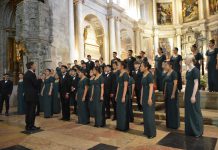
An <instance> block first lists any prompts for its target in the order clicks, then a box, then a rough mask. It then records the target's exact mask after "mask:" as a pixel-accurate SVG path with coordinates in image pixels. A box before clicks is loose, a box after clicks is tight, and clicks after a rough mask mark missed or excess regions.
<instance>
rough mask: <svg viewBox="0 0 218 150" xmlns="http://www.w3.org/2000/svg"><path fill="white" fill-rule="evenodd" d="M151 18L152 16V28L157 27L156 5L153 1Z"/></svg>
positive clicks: (154, 0)
mask: <svg viewBox="0 0 218 150" xmlns="http://www.w3.org/2000/svg"><path fill="white" fill-rule="evenodd" d="M153 16H154V26H156V25H157V5H156V0H153Z"/></svg>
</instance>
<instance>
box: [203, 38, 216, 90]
mask: <svg viewBox="0 0 218 150" xmlns="http://www.w3.org/2000/svg"><path fill="white" fill-rule="evenodd" d="M208 47H209V49H208V50H207V52H206V56H207V66H206V68H207V72H208V86H209V92H218V48H215V40H210V42H209V45H208Z"/></svg>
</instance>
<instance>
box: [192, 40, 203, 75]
mask: <svg viewBox="0 0 218 150" xmlns="http://www.w3.org/2000/svg"><path fill="white" fill-rule="evenodd" d="M191 51H192V53H193V55H194V56H195V60H196V61H195V64H194V65H195V67H196V68H198V69H199V70H200V71H201V65H203V59H204V58H203V55H202V54H201V53H200V52H199V51H198V47H197V45H196V44H194V45H192V47H191ZM203 73H204V68H203V67H202V74H203Z"/></svg>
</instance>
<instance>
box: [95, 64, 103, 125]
mask: <svg viewBox="0 0 218 150" xmlns="http://www.w3.org/2000/svg"><path fill="white" fill-rule="evenodd" d="M93 73H94V75H95V79H94V83H93V88H92V97H91V100H93V101H94V116H95V127H104V126H105V124H106V121H105V102H104V77H103V76H102V74H101V68H100V67H94V69H93Z"/></svg>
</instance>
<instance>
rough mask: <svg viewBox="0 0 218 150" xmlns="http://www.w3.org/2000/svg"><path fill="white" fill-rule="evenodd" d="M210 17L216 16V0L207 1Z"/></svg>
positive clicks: (217, 6) (217, 3)
mask: <svg viewBox="0 0 218 150" xmlns="http://www.w3.org/2000/svg"><path fill="white" fill-rule="evenodd" d="M209 6H210V9H209V10H210V15H217V14H218V0H209Z"/></svg>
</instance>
